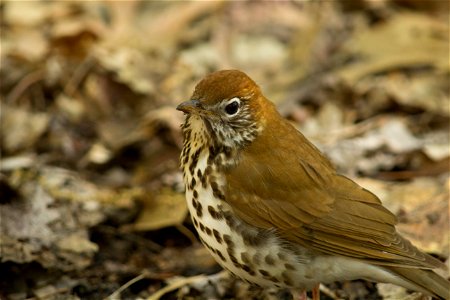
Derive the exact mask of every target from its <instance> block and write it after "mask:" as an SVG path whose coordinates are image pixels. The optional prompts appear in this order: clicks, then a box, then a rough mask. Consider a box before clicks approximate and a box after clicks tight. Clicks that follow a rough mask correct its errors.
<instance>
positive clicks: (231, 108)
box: [225, 101, 239, 116]
mask: <svg viewBox="0 0 450 300" xmlns="http://www.w3.org/2000/svg"><path fill="white" fill-rule="evenodd" d="M238 109H239V102H238V101H233V102H230V103H228V104H227V106H225V112H226V113H227V114H228V115H230V116H232V115H234V114H235V113H237V111H238Z"/></svg>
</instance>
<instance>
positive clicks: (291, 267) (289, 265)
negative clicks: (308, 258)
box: [284, 263, 295, 270]
mask: <svg viewBox="0 0 450 300" xmlns="http://www.w3.org/2000/svg"><path fill="white" fill-rule="evenodd" d="M284 267H285V268H286V269H287V270H295V267H294V266H293V265H291V264H287V263H286V264H284Z"/></svg>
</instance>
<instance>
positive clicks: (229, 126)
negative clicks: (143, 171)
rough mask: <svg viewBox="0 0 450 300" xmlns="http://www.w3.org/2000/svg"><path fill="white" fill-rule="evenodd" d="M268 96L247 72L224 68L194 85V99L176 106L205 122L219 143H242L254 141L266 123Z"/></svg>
mask: <svg viewBox="0 0 450 300" xmlns="http://www.w3.org/2000/svg"><path fill="white" fill-rule="evenodd" d="M265 101H267V100H265V98H264V96H262V94H261V91H260V89H259V87H258V86H257V85H256V83H255V82H254V81H253V80H252V79H251V78H250V77H248V76H247V75H246V74H245V73H243V72H241V71H238V70H223V71H218V72H214V73H211V74H209V75H208V76H206V77H205V78H204V79H203V80H201V81H200V82H199V83H198V84H197V86H196V87H195V90H194V93H193V95H192V97H191V100H189V101H186V102H183V103H181V104H180V105H178V107H177V109H178V110H180V111H183V112H184V113H186V114H188V115H189V117H188V118H189V119H191V120H192V118H194V119H196V120H201V121H203V124H202V125H203V126H205V127H206V130H207V131H208V133H209V134H210V136H211V138H213V139H214V141H215V143H216V144H218V145H219V146H226V147H232V148H236V147H237V148H239V147H242V146H244V145H246V144H248V143H250V142H252V141H253V140H254V139H255V138H256V136H257V135H258V132H260V131H261V129H262V126H263V123H264V122H262V115H261V112H262V111H263V110H262V109H261V106H262V105H264V102H265Z"/></svg>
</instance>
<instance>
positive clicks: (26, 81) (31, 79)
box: [6, 70, 44, 103]
mask: <svg viewBox="0 0 450 300" xmlns="http://www.w3.org/2000/svg"><path fill="white" fill-rule="evenodd" d="M42 79H44V72H43V71H42V70H37V71H34V72H31V73H28V74H27V75H25V77H23V78H22V79H21V80H20V81H19V83H18V84H16V85H15V86H14V88H13V89H12V91H11V92H10V93H9V95H8V97H7V98H6V102H7V103H12V102H15V101H16V100H17V99H19V98H20V96H22V95H23V94H24V93H25V91H26V90H27V89H28V88H29V87H30V86H32V85H33V84H35V83H36V82H38V81H40V80H42Z"/></svg>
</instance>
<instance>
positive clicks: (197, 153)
mask: <svg viewBox="0 0 450 300" xmlns="http://www.w3.org/2000/svg"><path fill="white" fill-rule="evenodd" d="M201 151H202V148H198V149H197V150H196V151H195V153H194V154H193V155H192V157H191V164H190V165H189V172H190V173H191V175H192V176H194V169H195V167H196V166H197V163H198V158H199V156H200V152H201Z"/></svg>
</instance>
